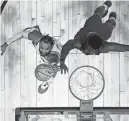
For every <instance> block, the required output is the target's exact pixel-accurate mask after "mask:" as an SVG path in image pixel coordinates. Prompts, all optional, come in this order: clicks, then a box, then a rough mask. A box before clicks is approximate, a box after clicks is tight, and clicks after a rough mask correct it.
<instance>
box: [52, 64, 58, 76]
mask: <svg viewBox="0 0 129 121" xmlns="http://www.w3.org/2000/svg"><path fill="white" fill-rule="evenodd" d="M52 69H53V71H54V72H55V73H54V75H53V78H55V76H56V74H57V72H58V71H59V68H58V66H57V65H56V64H54V65H53V66H52Z"/></svg>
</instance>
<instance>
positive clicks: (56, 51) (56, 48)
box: [34, 39, 62, 63]
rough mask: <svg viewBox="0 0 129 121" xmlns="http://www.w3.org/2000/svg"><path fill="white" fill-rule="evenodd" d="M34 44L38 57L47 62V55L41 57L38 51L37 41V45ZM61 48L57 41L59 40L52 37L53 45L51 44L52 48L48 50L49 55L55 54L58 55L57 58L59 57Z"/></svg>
mask: <svg viewBox="0 0 129 121" xmlns="http://www.w3.org/2000/svg"><path fill="white" fill-rule="evenodd" d="M34 46H35V49H36V51H37V54H39V55H40V58H41V59H42V61H43V62H45V63H49V61H48V60H47V56H45V57H43V56H41V54H40V51H39V42H38V44H37V45H34ZM61 49H62V44H61V43H60V42H59V40H55V39H54V45H53V48H52V50H51V52H50V54H49V55H51V54H56V55H58V58H59V59H60V53H61ZM58 63H59V62H58Z"/></svg>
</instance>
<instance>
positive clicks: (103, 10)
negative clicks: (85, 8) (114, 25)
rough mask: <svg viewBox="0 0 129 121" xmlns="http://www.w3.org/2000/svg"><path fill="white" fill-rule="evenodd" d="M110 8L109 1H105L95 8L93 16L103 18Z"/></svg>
mask: <svg viewBox="0 0 129 121" xmlns="http://www.w3.org/2000/svg"><path fill="white" fill-rule="evenodd" d="M111 6H112V2H111V1H106V2H104V3H103V5H101V6H99V7H97V8H96V9H95V11H94V14H98V15H99V16H100V17H101V18H102V17H105V16H106V15H107V14H108V9H109V8H110V7H111Z"/></svg>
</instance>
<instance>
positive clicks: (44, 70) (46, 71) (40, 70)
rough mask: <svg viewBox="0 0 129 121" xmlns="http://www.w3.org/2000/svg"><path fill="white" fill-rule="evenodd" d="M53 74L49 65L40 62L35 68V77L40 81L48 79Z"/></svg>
mask: <svg viewBox="0 0 129 121" xmlns="http://www.w3.org/2000/svg"><path fill="white" fill-rule="evenodd" d="M54 74H55V72H54V70H53V69H52V66H51V65H48V64H40V65H38V66H37V67H36V69H35V77H36V78H37V79H38V80H40V81H48V80H49V79H50V78H51V77H52V76H53V75H54Z"/></svg>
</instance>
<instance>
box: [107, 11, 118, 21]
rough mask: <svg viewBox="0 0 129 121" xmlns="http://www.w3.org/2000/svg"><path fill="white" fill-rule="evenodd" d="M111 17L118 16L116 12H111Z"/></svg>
mask: <svg viewBox="0 0 129 121" xmlns="http://www.w3.org/2000/svg"><path fill="white" fill-rule="evenodd" d="M110 17H113V18H115V19H116V18H117V15H116V12H111V13H110V14H109V18H110Z"/></svg>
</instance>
